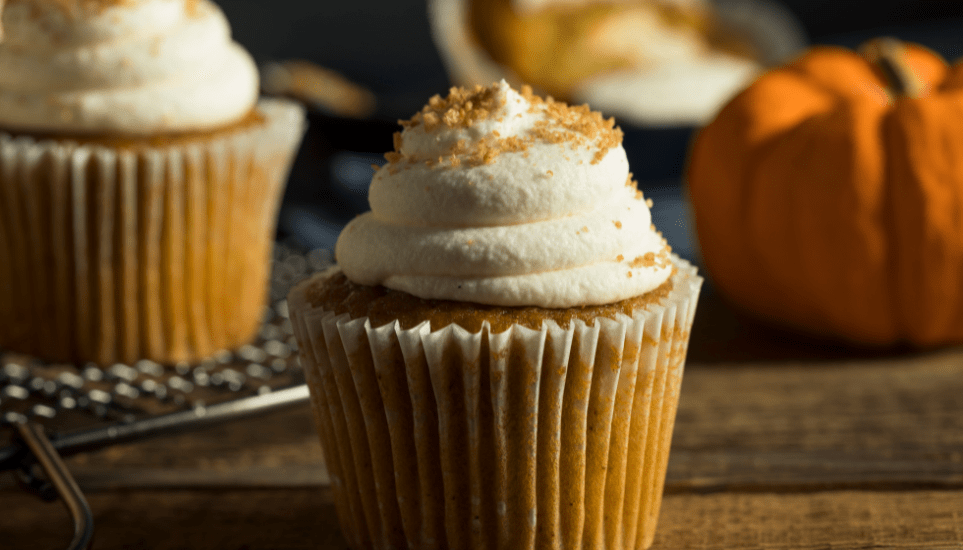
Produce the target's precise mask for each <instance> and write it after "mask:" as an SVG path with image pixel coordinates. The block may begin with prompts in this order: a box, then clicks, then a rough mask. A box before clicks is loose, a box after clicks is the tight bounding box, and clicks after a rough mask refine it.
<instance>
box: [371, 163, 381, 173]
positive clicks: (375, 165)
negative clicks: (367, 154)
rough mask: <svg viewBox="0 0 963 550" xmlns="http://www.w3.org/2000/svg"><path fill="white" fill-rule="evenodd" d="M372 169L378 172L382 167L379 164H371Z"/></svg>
mask: <svg viewBox="0 0 963 550" xmlns="http://www.w3.org/2000/svg"><path fill="white" fill-rule="evenodd" d="M371 169H372V170H374V171H375V172H377V171H378V170H380V169H381V167H380V166H378V165H377V164H372V165H371Z"/></svg>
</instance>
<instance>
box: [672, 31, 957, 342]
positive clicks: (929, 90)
mask: <svg viewBox="0 0 963 550" xmlns="http://www.w3.org/2000/svg"><path fill="white" fill-rule="evenodd" d="M687 180H688V186H689V194H690V197H691V200H692V204H693V207H694V211H695V221H696V229H697V232H698V237H699V244H700V247H701V251H702V256H703V260H704V263H705V266H706V269H707V271H708V272H709V275H710V277H711V279H712V280H713V281H714V283H715V284H716V286H717V288H719V289H720V290H721V291H722V293H723V294H724V295H726V296H728V297H729V298H730V299H731V300H732V301H733V302H734V303H735V304H736V305H737V306H740V307H742V308H744V309H746V310H748V311H749V312H752V313H755V314H757V315H761V316H763V317H766V318H769V319H771V320H774V321H777V322H780V323H782V324H787V325H790V326H793V327H797V328H801V329H804V330H807V331H810V332H816V333H822V334H827V335H833V336H837V337H842V338H845V339H848V340H851V341H855V342H859V343H864V344H880V345H883V344H892V343H896V342H910V343H912V344H915V345H934V344H944V343H951V342H963V64H956V65H954V66H952V67H950V66H948V65H947V64H946V62H945V61H944V60H943V59H942V58H940V57H939V56H938V55H937V54H935V53H933V52H931V51H929V50H927V49H925V48H923V47H920V46H915V45H908V44H902V43H899V42H896V41H894V40H888V39H881V40H877V41H874V42H872V43H870V44H868V45H867V46H864V48H862V49H861V50H860V53H856V52H853V51H849V50H845V49H841V48H833V47H816V48H812V49H811V50H810V51H809V52H808V53H806V54H805V55H803V56H802V57H800V58H799V59H797V60H795V61H794V62H792V63H790V64H788V65H786V66H784V67H781V68H778V69H775V70H772V71H770V72H768V73H766V74H764V75H763V76H761V77H760V78H759V79H758V80H757V81H756V82H755V83H753V84H752V85H751V86H750V87H749V88H747V89H746V90H744V91H743V92H742V93H741V94H739V95H738V96H737V97H735V98H734V99H733V100H732V101H731V102H730V103H729V104H728V105H727V106H726V107H725V108H724V109H723V110H722V111H721V112H720V113H719V114H718V116H717V117H716V119H715V120H714V121H713V122H711V123H710V124H709V125H708V126H707V127H705V128H704V129H703V130H701V131H700V132H699V134H698V135H697V136H696V139H695V140H694V143H693V146H692V150H691V154H690V158H689V165H688V170H687Z"/></svg>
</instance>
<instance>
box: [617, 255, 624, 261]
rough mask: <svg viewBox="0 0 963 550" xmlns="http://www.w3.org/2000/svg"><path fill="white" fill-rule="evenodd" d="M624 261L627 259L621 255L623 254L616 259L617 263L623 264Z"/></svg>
mask: <svg viewBox="0 0 963 550" xmlns="http://www.w3.org/2000/svg"><path fill="white" fill-rule="evenodd" d="M624 259H625V256H623V255H621V254H619V255H618V256H616V257H615V261H617V262H621V261H622V260H624Z"/></svg>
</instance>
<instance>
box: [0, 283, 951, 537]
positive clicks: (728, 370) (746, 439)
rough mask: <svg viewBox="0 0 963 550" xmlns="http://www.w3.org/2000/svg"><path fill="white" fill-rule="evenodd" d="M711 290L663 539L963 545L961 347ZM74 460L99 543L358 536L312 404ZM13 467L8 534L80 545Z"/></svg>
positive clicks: (4, 521)
mask: <svg viewBox="0 0 963 550" xmlns="http://www.w3.org/2000/svg"><path fill="white" fill-rule="evenodd" d="M704 306H707V307H704ZM700 308H702V310H701V311H700V315H703V314H706V315H705V317H706V318H708V319H709V321H710V322H711V324H710V325H699V321H698V320H697V326H696V328H695V329H694V330H693V341H692V347H691V348H690V361H689V365H688V367H687V371H686V374H685V378H684V381H683V388H682V398H681V402H680V407H679V413H678V421H677V422H676V431H675V437H674V439H673V445H672V452H671V455H670V464H669V473H668V481H667V486H666V492H667V497H666V499H665V501H664V504H663V509H662V520H661V523H660V527H659V530H658V533H657V537H656V543H655V546H654V548H655V549H668V548H673V549H674V548H694V549H704V550H715V549H724V548H725V549H729V548H732V549H760V550H761V549H783V548H786V549H788V548H803V549H817V548H818V549H824V548H832V549H834V550H840V549H842V550H850V549H852V550H856V549H875V548H880V549H882V548H911V549H924V548H926V549H934V548H940V549H943V548H956V549H960V550H963V535H961V533H963V518H961V516H963V399H961V397H960V396H963V348H951V349H942V350H937V351H930V352H911V351H908V350H899V349H896V350H882V351H880V350H865V349H853V348H847V347H845V346H841V345H839V344H837V343H831V342H820V341H813V340H807V339H805V338H804V337H799V336H798V335H788V334H785V333H781V332H779V331H775V330H773V329H770V328H764V327H760V326H758V325H755V324H753V323H754V322H753V321H751V320H746V319H744V318H741V317H740V316H738V315H737V314H735V313H733V312H732V311H731V310H727V309H726V307H725V305H724V304H723V303H722V302H720V301H718V298H717V297H716V298H712V297H711V295H710V298H709V299H708V300H707V301H706V302H705V303H704V304H701V305H700ZM697 319H701V317H698V316H697ZM727 320H728V321H731V323H729V324H727ZM733 323H734V324H733ZM68 465H69V467H70V469H71V471H72V472H73V473H74V475H75V476H76V478H77V479H78V481H79V483H80V485H81V487H82V488H83V489H84V490H85V491H86V492H87V494H88V496H89V499H90V502H91V506H92V507H93V509H94V512H95V515H96V522H97V527H98V535H97V537H96V541H95V543H96V546H95V548H96V549H98V550H105V549H111V548H157V549H160V550H165V549H168V548H246V549H257V548H292V549H297V548H322V549H329V548H330V549H334V548H337V549H339V550H343V549H344V548H346V545H345V543H344V540H343V538H341V535H340V531H339V530H338V528H337V525H336V520H335V514H334V510H333V507H332V504H331V501H330V495H329V494H328V493H327V489H326V486H327V483H328V478H327V473H326V472H325V470H324V465H323V459H322V452H321V449H320V446H319V444H318V439H317V437H316V435H315V430H314V426H313V424H312V419H311V416H310V413H309V411H308V410H307V409H298V410H290V411H285V412H278V413H274V414H271V415H268V416H264V417H261V418H257V419H253V420H248V421H244V422H238V423H234V424H230V425H226V426H221V427H218V428H214V429H208V430H205V431H203V432H198V433H194V434H184V435H180V436H175V437H169V438H164V439H157V440H148V441H142V442H139V443H137V444H130V445H123V446H117V447H113V448H110V449H107V450H104V451H100V452H97V453H91V454H87V455H82V456H77V457H73V458H71V459H69V460H68ZM11 479H12V478H11V476H9V475H0V547H2V548H4V549H6V548H58V547H63V546H65V545H66V542H67V541H68V540H69V532H70V525H69V522H68V520H67V515H66V512H65V511H64V510H63V508H62V507H61V506H59V505H57V504H44V503H41V502H40V501H38V500H37V499H35V498H34V497H32V496H30V495H27V494H26V493H24V492H22V491H20V490H19V489H18V488H16V486H15V485H14V484H13V483H12V481H11Z"/></svg>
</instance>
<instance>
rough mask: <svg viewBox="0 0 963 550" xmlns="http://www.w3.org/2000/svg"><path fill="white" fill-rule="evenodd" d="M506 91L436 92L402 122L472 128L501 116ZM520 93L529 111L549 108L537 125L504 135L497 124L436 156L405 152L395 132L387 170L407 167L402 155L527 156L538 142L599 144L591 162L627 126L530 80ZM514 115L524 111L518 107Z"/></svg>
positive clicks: (470, 160) (489, 159)
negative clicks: (536, 89)
mask: <svg viewBox="0 0 963 550" xmlns="http://www.w3.org/2000/svg"><path fill="white" fill-rule="evenodd" d="M501 91H502V88H501V87H500V85H499V84H493V85H491V86H489V87H487V88H486V87H483V86H480V85H478V86H475V88H474V89H471V90H468V89H466V88H458V87H453V88H451V89H450V90H449V91H448V96H447V97H441V96H440V95H435V96H434V97H432V98H431V99H430V100H428V104H427V105H425V107H424V108H422V110H421V111H420V112H418V113H416V114H415V115H414V116H413V117H411V118H410V119H408V120H399V121H398V123H399V124H400V125H401V126H402V127H404V128H405V129H406V130H407V129H414V128H418V127H423V129H424V131H425V132H433V131H436V130H442V129H448V130H454V129H464V128H470V127H472V126H474V125H476V124H478V123H480V122H483V121H489V120H494V121H496V122H502V121H503V117H504V116H505V115H504V114H502V110H503V107H504V106H505V103H506V98H505V95H504V94H503V93H500V92H501ZM521 96H522V98H524V99H525V100H526V101H528V103H529V109H528V112H529V113H531V114H536V115H537V114H539V113H543V114H544V118H541V119H539V120H536V121H535V122H534V123H533V127H532V128H530V129H529V130H527V131H526V132H525V133H524V134H523V135H521V136H508V137H503V136H502V135H501V133H500V132H499V131H498V130H493V131H492V132H491V133H489V134H487V135H485V136H483V137H482V138H480V139H478V140H477V141H476V142H474V143H472V144H470V145H469V144H468V143H467V142H466V141H465V140H459V141H458V142H457V143H455V144H454V145H452V146H451V147H449V149H448V150H447V151H445V153H444V154H443V155H440V156H437V157H435V158H415V157H414V156H408V157H405V156H404V155H403V154H402V152H401V150H402V145H403V138H402V134H401V133H400V132H396V133H395V135H394V151H389V152H388V153H385V159H386V160H387V161H388V163H389V166H388V170H389V171H390V173H396V172H397V171H399V170H401V169H403V168H404V167H403V166H400V163H401V161H402V160H407V162H408V164H415V163H419V162H422V163H425V164H426V165H428V166H436V165H439V166H448V167H457V166H461V165H462V164H464V165H467V166H481V165H485V164H492V163H494V162H495V160H496V159H497V158H498V157H499V155H501V154H503V153H521V154H523V155H526V156H527V155H528V149H529V147H530V146H531V145H532V144H535V143H550V144H560V145H561V144H567V145H569V146H570V147H572V148H573V149H574V148H579V147H584V148H588V149H594V150H595V154H594V156H593V158H592V160H591V163H592V164H596V163H598V162H600V161H601V160H602V158H603V157H605V154H606V153H607V152H608V150H609V149H611V148H613V147H618V146H619V145H620V144H621V143H622V130H621V129H619V128H618V127H617V126H615V119H614V118H608V119H606V118H604V117H602V115H601V113H598V112H594V111H592V110H591V109H589V107H588V105H580V106H569V105H567V104H565V103H563V102H560V101H555V100H554V99H552V98H551V97H547V98H544V99H543V98H541V97H539V96H537V95H535V94H534V93H533V92H532V88H531V86H522V89H521ZM515 116H517V117H521V116H522V115H521V113H519V114H516V115H515ZM549 175H552V174H549ZM630 180H631V176H630ZM630 183H631V184H632V185H634V182H632V181H630V182H627V183H626V185H629V184H630Z"/></svg>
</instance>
